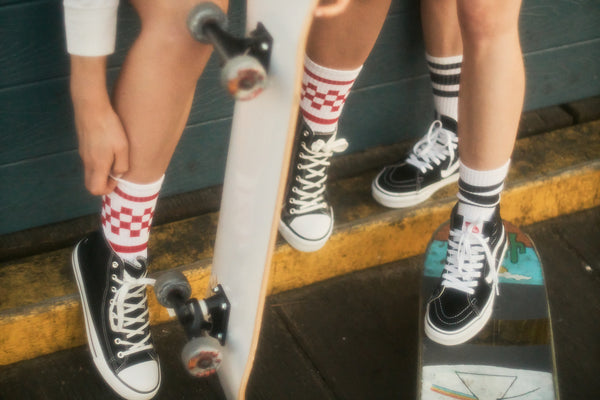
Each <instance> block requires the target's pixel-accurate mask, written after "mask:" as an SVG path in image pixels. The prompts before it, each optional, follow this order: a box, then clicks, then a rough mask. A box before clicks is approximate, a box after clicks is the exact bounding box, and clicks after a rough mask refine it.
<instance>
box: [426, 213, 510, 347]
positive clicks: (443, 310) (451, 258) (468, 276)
mask: <svg viewBox="0 0 600 400" xmlns="http://www.w3.org/2000/svg"><path fill="white" fill-rule="evenodd" d="M507 247H508V242H507V239H506V231H505V229H504V224H503V223H502V219H501V218H500V208H499V206H496V211H495V212H494V216H493V218H492V220H491V221H488V222H479V223H473V224H470V223H468V222H466V221H464V220H463V217H462V216H460V215H458V214H457V206H456V207H454V210H452V215H451V218H450V236H449V239H448V251H447V254H446V265H445V268H444V272H443V273H442V277H441V283H440V285H439V286H438V287H437V289H436V290H435V291H434V292H433V294H432V296H431V298H430V299H429V301H428V303H427V312H426V315H425V334H426V335H427V336H428V337H429V338H430V339H431V340H433V341H434V342H437V343H440V344H444V345H448V346H451V345H457V344H461V343H464V342H466V341H467V340H469V339H471V338H472V337H474V336H475V335H476V334H477V333H478V332H479V331H480V330H481V329H482V328H483V327H484V326H485V324H486V323H487V321H488V320H489V319H490V316H491V315H492V309H493V306H494V298H495V296H496V295H498V293H499V292H498V269H499V268H500V265H501V264H502V260H503V259H504V255H505V253H506V249H507Z"/></svg>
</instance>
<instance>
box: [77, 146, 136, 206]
mask: <svg viewBox="0 0 600 400" xmlns="http://www.w3.org/2000/svg"><path fill="white" fill-rule="evenodd" d="M128 170H129V152H128V148H127V146H126V145H125V146H119V147H118V148H117V149H116V150H115V151H114V153H113V158H112V159H110V158H109V159H105V160H99V159H96V160H94V161H92V162H90V163H88V164H86V165H85V187H86V188H87V190H88V191H89V192H90V193H91V194H93V195H94V196H103V195H106V194H109V193H111V192H112V191H113V190H115V188H116V187H117V181H116V180H115V179H113V178H112V177H111V176H113V177H115V178H120V177H121V176H123V175H124V174H125V173H126V172H127V171H128Z"/></svg>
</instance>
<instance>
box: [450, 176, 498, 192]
mask: <svg viewBox="0 0 600 400" xmlns="http://www.w3.org/2000/svg"><path fill="white" fill-rule="evenodd" d="M502 185H504V182H500V183H498V184H496V185H491V186H473V185H469V184H468V183H466V182H465V181H463V180H462V179H459V180H458V190H460V191H461V192H462V191H464V192H466V193H488V192H495V191H498V193H500V190H501V188H502Z"/></svg>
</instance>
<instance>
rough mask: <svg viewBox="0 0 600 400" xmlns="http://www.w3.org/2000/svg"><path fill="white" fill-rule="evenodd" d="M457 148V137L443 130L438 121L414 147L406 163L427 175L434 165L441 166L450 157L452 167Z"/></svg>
mask: <svg viewBox="0 0 600 400" xmlns="http://www.w3.org/2000/svg"><path fill="white" fill-rule="evenodd" d="M457 147H458V142H457V140H456V136H455V135H453V134H452V133H450V132H448V131H446V130H445V129H442V123H441V122H440V121H439V120H436V121H433V123H432V124H431V125H430V126H429V130H428V131H427V134H426V135H425V136H423V138H422V139H421V140H419V141H418V142H417V143H416V144H415V145H414V147H413V150H412V153H411V154H410V156H409V157H408V159H407V160H406V162H407V163H408V164H411V165H414V166H415V167H417V168H418V169H419V170H421V172H422V173H425V172H426V171H427V170H428V169H429V170H432V169H433V165H434V164H435V165H440V164H441V163H442V161H444V160H445V159H446V158H447V157H450V163H449V164H448V165H452V163H453V162H454V154H455V152H454V150H455V149H456V148H457Z"/></svg>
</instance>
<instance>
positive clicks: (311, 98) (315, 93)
mask: <svg viewBox="0 0 600 400" xmlns="http://www.w3.org/2000/svg"><path fill="white" fill-rule="evenodd" d="M347 96H348V92H346V93H340V91H339V90H331V89H330V90H328V91H327V92H319V88H318V87H317V85H315V84H313V83H311V82H309V83H307V84H303V85H302V96H301V98H302V100H303V101H304V100H305V101H306V104H307V105H308V108H309V109H310V110H317V111H321V110H324V111H327V107H329V111H331V112H338V111H341V109H342V106H343V105H344V103H345V102H346V97H347Z"/></svg>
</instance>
